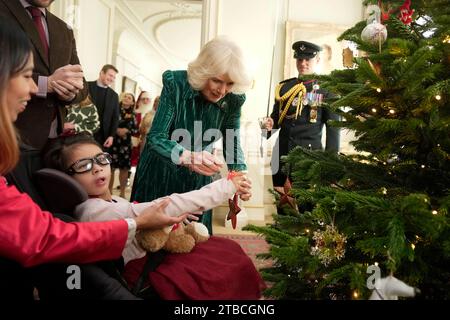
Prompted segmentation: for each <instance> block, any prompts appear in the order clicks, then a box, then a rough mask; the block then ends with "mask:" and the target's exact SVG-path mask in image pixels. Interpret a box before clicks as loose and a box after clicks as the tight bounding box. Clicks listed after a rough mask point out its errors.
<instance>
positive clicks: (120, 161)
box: [109, 107, 138, 169]
mask: <svg viewBox="0 0 450 320" xmlns="http://www.w3.org/2000/svg"><path fill="white" fill-rule="evenodd" d="M118 128H126V129H128V132H127V134H126V135H125V137H119V136H118V135H117V134H116V135H115V136H114V142H113V145H112V147H111V149H110V150H109V152H110V153H111V156H112V164H111V166H112V167H113V168H120V169H130V168H131V147H132V145H131V136H132V135H133V134H136V133H137V131H138V128H137V126H136V121H135V117H134V111H133V108H129V109H125V108H123V107H121V108H120V119H119V126H118Z"/></svg>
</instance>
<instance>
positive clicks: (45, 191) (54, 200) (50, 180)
mask: <svg viewBox="0 0 450 320" xmlns="http://www.w3.org/2000/svg"><path fill="white" fill-rule="evenodd" d="M34 178H35V182H36V186H37V188H38V190H39V192H40V193H41V195H42V197H43V198H44V201H45V202H46V204H47V207H48V209H49V211H51V212H52V213H65V214H72V213H73V210H74V209H75V207H76V206H77V205H79V204H80V203H82V202H84V201H86V200H87V199H88V195H87V193H86V191H85V190H84V189H83V188H82V187H81V185H80V184H79V183H78V182H77V181H75V180H74V179H73V178H71V177H70V176H69V175H67V174H65V173H64V172H61V171H58V170H55V169H49V168H45V169H41V170H38V171H36V173H35V174H34Z"/></svg>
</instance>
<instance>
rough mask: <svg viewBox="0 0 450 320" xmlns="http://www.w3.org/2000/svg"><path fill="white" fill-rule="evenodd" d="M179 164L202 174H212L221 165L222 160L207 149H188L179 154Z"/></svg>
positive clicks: (218, 169)
mask: <svg viewBox="0 0 450 320" xmlns="http://www.w3.org/2000/svg"><path fill="white" fill-rule="evenodd" d="M180 164H181V165H183V166H186V167H188V168H189V169H190V170H191V171H194V172H197V173H198V174H201V175H204V176H212V175H214V174H215V173H217V172H219V171H220V168H222V166H223V163H222V161H221V160H220V159H219V158H218V157H217V156H216V155H214V154H211V153H209V152H208V151H201V152H191V151H188V150H185V151H184V152H183V154H182V155H181V157H180Z"/></svg>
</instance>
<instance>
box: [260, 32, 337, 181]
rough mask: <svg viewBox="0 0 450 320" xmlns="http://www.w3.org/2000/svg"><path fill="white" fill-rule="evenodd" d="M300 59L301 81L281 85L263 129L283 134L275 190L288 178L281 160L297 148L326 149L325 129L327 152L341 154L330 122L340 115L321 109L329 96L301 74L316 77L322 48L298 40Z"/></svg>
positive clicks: (276, 155)
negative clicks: (323, 141)
mask: <svg viewBox="0 0 450 320" xmlns="http://www.w3.org/2000/svg"><path fill="white" fill-rule="evenodd" d="M292 49H293V50H294V58H295V59H297V70H298V73H299V76H298V78H291V79H287V80H284V81H282V82H280V84H279V85H278V86H277V89H276V94H275V105H274V107H273V111H272V114H271V115H270V118H266V119H265V121H264V122H263V123H262V127H263V128H265V129H267V131H269V132H268V133H269V134H270V132H271V130H272V129H280V135H279V137H278V140H277V142H276V144H275V147H274V152H273V154H272V174H273V175H272V181H273V185H274V187H282V186H283V185H284V183H285V181H286V175H285V174H284V173H283V172H282V171H281V166H282V164H281V162H280V161H281V160H280V159H281V157H282V156H284V155H287V154H288V153H289V151H291V150H292V149H293V148H294V147H296V146H301V147H304V148H309V149H323V146H322V130H323V127H326V145H325V150H330V151H336V152H338V151H339V139H340V134H339V129H338V128H334V127H331V126H330V125H329V124H328V120H339V116H338V115H336V114H335V113H332V112H330V111H329V110H328V109H326V108H322V107H320V105H321V103H322V101H323V100H326V99H327V98H329V97H330V93H328V92H327V91H325V90H322V89H320V86H319V84H318V82H317V81H316V80H309V81H303V80H302V79H301V76H302V75H308V74H313V73H314V70H315V68H316V66H317V64H318V62H319V55H318V53H319V52H320V51H321V50H322V49H321V47H320V46H318V45H316V44H314V43H311V42H307V41H297V42H295V43H294V44H293V45H292Z"/></svg>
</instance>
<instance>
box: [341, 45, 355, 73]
mask: <svg viewBox="0 0 450 320" xmlns="http://www.w3.org/2000/svg"><path fill="white" fill-rule="evenodd" d="M342 65H343V66H344V68H353V65H354V63H353V51H352V49H350V48H348V47H347V48H345V49H344V50H342Z"/></svg>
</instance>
